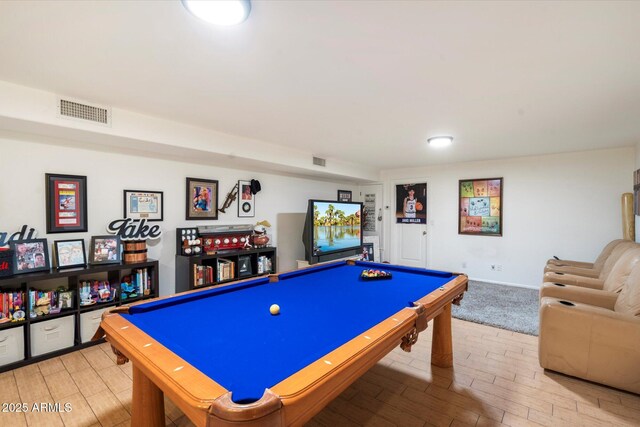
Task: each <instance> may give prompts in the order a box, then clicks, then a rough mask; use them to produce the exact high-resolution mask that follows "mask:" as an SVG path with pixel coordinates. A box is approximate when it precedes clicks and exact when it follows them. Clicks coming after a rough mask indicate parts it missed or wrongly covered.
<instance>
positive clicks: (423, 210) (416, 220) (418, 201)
mask: <svg viewBox="0 0 640 427" xmlns="http://www.w3.org/2000/svg"><path fill="white" fill-rule="evenodd" d="M396 223H398V224H426V223H427V183H421V184H397V185H396Z"/></svg>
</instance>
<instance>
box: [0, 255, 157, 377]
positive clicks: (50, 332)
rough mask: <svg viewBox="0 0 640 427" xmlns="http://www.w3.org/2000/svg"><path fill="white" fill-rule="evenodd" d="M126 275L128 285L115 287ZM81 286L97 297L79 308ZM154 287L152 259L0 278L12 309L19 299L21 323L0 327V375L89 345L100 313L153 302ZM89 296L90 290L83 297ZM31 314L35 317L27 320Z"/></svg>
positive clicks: (2, 324) (154, 275) (155, 282)
mask: <svg viewBox="0 0 640 427" xmlns="http://www.w3.org/2000/svg"><path fill="white" fill-rule="evenodd" d="M126 277H129V278H130V279H129V282H130V283H129V284H127V285H125V286H121V283H122V279H123V278H126ZM136 280H137V282H136ZM143 280H144V283H142V281H143ZM87 286H89V288H92V289H93V287H95V292H102V294H101V295H102V297H103V298H98V299H97V300H96V301H95V302H94V301H93V300H92V302H90V303H89V302H88V299H87V300H86V301H85V303H84V304H81V301H82V300H81V293H83V289H86V287H87ZM61 289H64V291H63V290H61ZM145 289H146V291H145ZM157 289H158V261H155V260H148V261H145V262H140V263H132V264H122V263H119V264H100V265H94V266H92V265H89V266H87V267H85V268H72V269H66V270H55V269H52V270H49V271H41V272H35V273H27V274H20V275H14V276H9V277H2V278H0V294H3V295H8V294H11V295H12V296H11V297H8V298H6V299H7V300H8V301H11V302H12V303H13V304H14V307H15V302H16V298H15V296H16V295H20V303H21V306H20V311H22V312H23V313H24V316H23V318H24V320H21V321H16V322H5V323H0V372H4V371H8V370H11V369H15V368H18V367H21V366H24V365H28V364H30V363H36V362H40V361H42V360H45V359H48V358H51V357H55V356H59V355H62V354H65V353H68V352H71V351H74V350H77V349H79V348H84V347H87V346H90V345H93V344H95V343H96V342H91V341H90V339H91V336H92V335H93V333H94V332H95V330H96V329H97V327H98V325H99V323H100V316H101V314H102V312H103V311H104V309H106V308H109V307H114V306H118V305H122V304H128V303H131V302H135V301H139V300H143V299H148V298H153V297H155V296H156V292H157ZM107 292H108V294H109V295H108V296H107ZM84 293H86V291H85V292H84ZM93 295H95V293H94V292H92V290H90V291H89V296H90V297H91V296H93ZM4 299H5V298H4V296H3V298H2V299H0V309H2V310H4V309H6V305H5V304H3V303H2V302H3V300H4ZM39 302H40V303H41V305H40V306H38V305H37V304H38V303H39ZM32 312H34V313H35V312H37V313H38V314H37V315H35V316H32V314H31V313H32ZM98 342H101V341H98Z"/></svg>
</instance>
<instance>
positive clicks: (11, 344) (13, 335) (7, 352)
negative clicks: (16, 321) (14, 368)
mask: <svg viewBox="0 0 640 427" xmlns="http://www.w3.org/2000/svg"><path fill="white" fill-rule="evenodd" d="M20 360H24V326H20V327H17V328H11V329H7V330H5V331H0V366H4V365H8V364H9V363H13V362H18V361H20Z"/></svg>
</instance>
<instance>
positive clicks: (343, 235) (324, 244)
mask: <svg viewBox="0 0 640 427" xmlns="http://www.w3.org/2000/svg"><path fill="white" fill-rule="evenodd" d="M302 241H303V243H304V246H305V254H306V259H307V261H308V262H309V264H315V263H317V262H323V261H331V260H333V259H338V258H344V257H348V256H352V255H357V254H359V253H360V249H361V247H362V203H358V202H337V201H330V200H309V205H308V207H307V216H306V219H305V225H304V231H303V233H302Z"/></svg>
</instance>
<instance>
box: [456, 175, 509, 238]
mask: <svg viewBox="0 0 640 427" xmlns="http://www.w3.org/2000/svg"><path fill="white" fill-rule="evenodd" d="M458 184H459V185H458V191H459V209H458V234H472V235H479V236H502V178H482V179H465V180H462V179H461V180H460V181H459V183H458Z"/></svg>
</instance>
